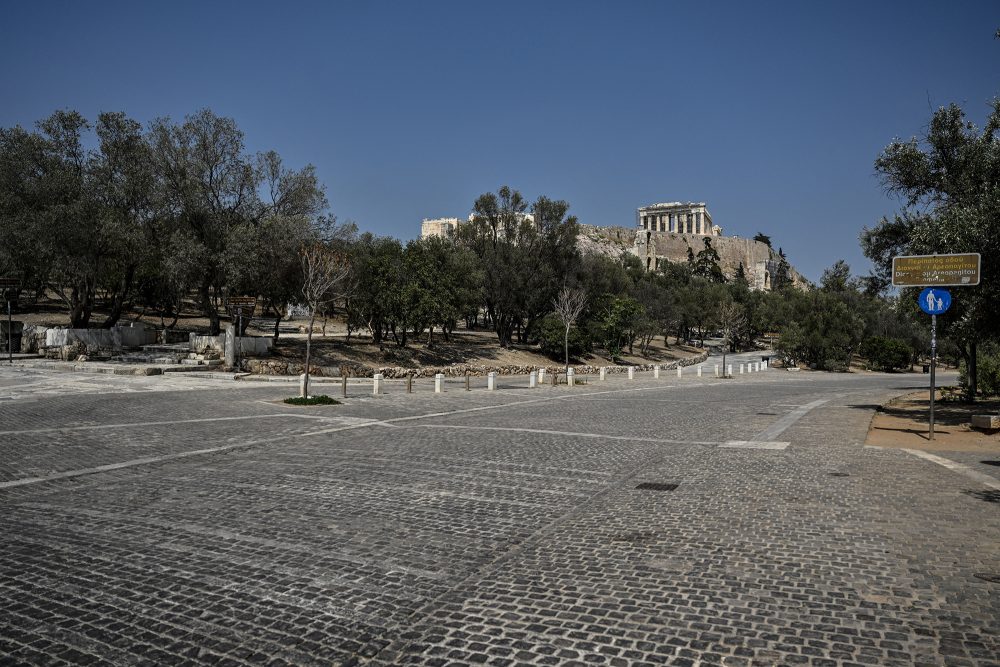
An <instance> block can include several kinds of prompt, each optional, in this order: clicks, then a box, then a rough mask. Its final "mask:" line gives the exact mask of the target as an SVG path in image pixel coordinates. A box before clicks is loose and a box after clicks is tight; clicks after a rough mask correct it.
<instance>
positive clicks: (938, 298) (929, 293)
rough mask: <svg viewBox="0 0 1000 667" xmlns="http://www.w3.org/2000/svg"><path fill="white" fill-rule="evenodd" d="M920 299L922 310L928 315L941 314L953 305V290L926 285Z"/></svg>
mask: <svg viewBox="0 0 1000 667" xmlns="http://www.w3.org/2000/svg"><path fill="white" fill-rule="evenodd" d="M918 301H919V302H920V310H922V311H924V312H925V313H927V314H928V315H940V314H941V313H943V312H944V311H946V310H948V308H949V307H951V292H949V291H948V290H946V289H941V288H940V287H925V288H924V291H923V292H921V293H920V298H919V299H918Z"/></svg>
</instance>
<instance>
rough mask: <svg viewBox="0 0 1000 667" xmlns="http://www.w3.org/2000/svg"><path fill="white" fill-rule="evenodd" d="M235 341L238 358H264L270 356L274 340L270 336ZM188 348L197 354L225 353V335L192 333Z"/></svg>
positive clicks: (244, 337)
mask: <svg viewBox="0 0 1000 667" xmlns="http://www.w3.org/2000/svg"><path fill="white" fill-rule="evenodd" d="M236 341H237V343H238V345H239V348H240V356H246V357H254V356H266V355H268V354H270V352H271V348H272V347H274V339H273V338H271V337H270V336H242V337H240V338H237V339H236ZM188 346H189V347H190V349H191V351H192V352H197V353H199V354H201V353H204V352H208V351H216V352H222V353H225V351H226V334H219V335H218V336H199V335H198V334H194V333H192V334H190V335H189V336H188ZM272 375H273V373H272Z"/></svg>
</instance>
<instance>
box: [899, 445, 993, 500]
mask: <svg viewBox="0 0 1000 667" xmlns="http://www.w3.org/2000/svg"><path fill="white" fill-rule="evenodd" d="M903 451H904V452H908V453H910V454H913V455H914V456H919V457H920V458H922V459H925V460H927V461H930V462H932V463H936V464H938V465H939V466H944V467H945V468H947V469H948V470H951V471H952V472H957V473H958V474H959V475H965V476H966V477H968V478H969V479H974V480H976V481H977V482H979V483H980V484H982V485H983V486H987V487H989V488H991V489H994V490H997V491H1000V480H998V479H997V478H995V477H990V476H989V475H987V474H986V473H982V472H979V471H978V470H973V469H972V468H970V467H969V466H967V465H965V464H964V463H958V462H956V461H952V460H951V459H946V458H944V457H942V456H935V455H934V454H929V453H927V452H924V451H921V450H919V449H903Z"/></svg>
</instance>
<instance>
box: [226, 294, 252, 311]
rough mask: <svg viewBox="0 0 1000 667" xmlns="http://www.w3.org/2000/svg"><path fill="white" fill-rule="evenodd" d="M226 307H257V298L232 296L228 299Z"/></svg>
mask: <svg viewBox="0 0 1000 667" xmlns="http://www.w3.org/2000/svg"><path fill="white" fill-rule="evenodd" d="M226 305H227V306H229V307H230V308H232V307H235V306H256V305H257V297H255V296H231V297H229V298H228V299H226Z"/></svg>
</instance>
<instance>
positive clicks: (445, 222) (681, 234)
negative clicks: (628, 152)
mask: <svg viewBox="0 0 1000 667" xmlns="http://www.w3.org/2000/svg"><path fill="white" fill-rule="evenodd" d="M528 217H530V216H528ZM635 217H636V225H635V227H621V226H608V227H604V226H595V225H585V224H580V237H579V239H578V241H577V244H578V246H579V248H580V250H581V252H594V253H599V254H603V255H607V256H610V257H621V256H622V255H633V256H635V257H638V258H639V260H640V261H641V262H642V264H643V266H644V267H646V270H648V271H653V270H656V268H657V266H658V264H659V263H660V262H663V261H669V262H686V261H687V258H688V248H690V249H691V251H692V252H694V253H695V254H698V252H700V251H701V250H703V249H704V248H705V239H706V238H708V239H710V242H711V244H712V247H713V248H715V250H716V252H718V253H719V266H720V267H721V268H722V273H723V274H724V275H725V276H726V278H727V279H728V280H732V279H733V278H734V277H735V276H736V273H737V271H738V270H739V267H740V264H742V265H743V270H744V272H745V274H746V277H747V280H748V281H749V282H750V286H751V287H752V288H753V289H758V290H770V289H771V280H772V278H773V276H774V275H775V272H776V271H777V268H778V263H779V261H780V258H779V256H778V252H777V251H776V250H774V249H772V248H771V247H770V246H769V245H767V244H766V243H762V242H760V241H754V240H753V239H750V238H741V237H738V236H723V235H722V227H720V226H719V225H716V224H714V222H713V221H712V216H711V214H709V212H708V209H707V206H706V205H705V203H704V202H667V203H659V204H651V205H649V206H643V207H641V208H639V209H637V210H636V216H635ZM468 220H470V221H471V220H472V216H471V215H470V216H469V218H468ZM465 222H466V220H463V219H461V218H437V219H433V220H428V219H425V220H424V221H423V224H422V225H421V238H427V237H428V236H443V237H451V236H453V235H454V233H455V229H457V228H458V226H459V225H462V224H465ZM788 275H789V277H790V278H791V280H792V284H793V285H794V286H796V287H804V286H805V285H806V280H805V278H803V277H802V275H801V274H799V272H798V271H796V270H795V269H794V268H793V267H791V266H789V269H788Z"/></svg>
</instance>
